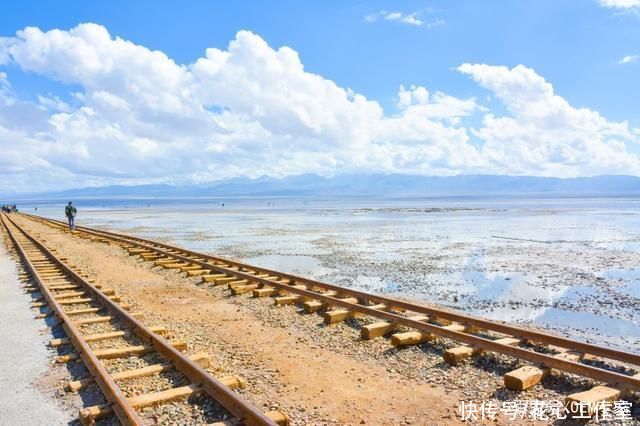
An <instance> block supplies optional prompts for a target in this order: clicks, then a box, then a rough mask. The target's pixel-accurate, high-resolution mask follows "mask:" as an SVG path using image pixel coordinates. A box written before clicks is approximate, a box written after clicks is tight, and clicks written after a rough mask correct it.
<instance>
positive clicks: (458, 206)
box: [27, 198, 640, 352]
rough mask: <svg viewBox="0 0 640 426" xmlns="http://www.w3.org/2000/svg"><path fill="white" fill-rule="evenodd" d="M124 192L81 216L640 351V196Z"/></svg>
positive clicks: (53, 211)
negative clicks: (134, 199) (203, 196)
mask: <svg viewBox="0 0 640 426" xmlns="http://www.w3.org/2000/svg"><path fill="white" fill-rule="evenodd" d="M120 203H121V204H120V205H118V202H116V201H111V202H105V207H104V208H103V207H102V206H101V205H100V206H99V207H90V206H85V207H82V206H79V216H78V220H77V221H78V224H82V225H87V226H95V227H99V228H109V229H114V230H120V231H124V232H129V233H133V234H136V235H140V236H144V237H150V238H161V239H164V240H167V241H170V242H173V243H175V244H178V245H182V246H185V247H188V248H191V249H193V250H198V251H204V252H209V253H214V254H218V255H223V256H230V257H233V258H237V259H241V260H245V261H247V262H249V263H254V264H256V265H260V266H263V267H267V268H272V269H277V270H283V271H286V272H290V273H295V274H299V275H305V276H310V277H313V278H316V279H322V280H324V281H327V282H333V283H339V284H341V285H348V286H352V287H354V288H359V289H363V290H366V291H371V292H376V293H385V294H391V295H395V296H400V297H409V298H418V299H421V300H425V301H430V302H434V303H439V304H443V305H446V306H449V307H452V308H456V309H461V310H465V311H467V312H472V313H474V314H478V315H483V316H485V317H489V318H494V319H501V320H506V321H514V322H522V323H531V324H538V325H543V326H545V327H551V328H554V329H557V330H558V331H560V332H563V333H566V334H568V335H571V336H574V337H580V338H584V339H588V338H591V337H590V336H592V335H593V333H598V334H599V335H600V336H602V337H603V338H604V339H605V342H603V343H605V344H609V345H611V346H617V347H623V348H625V349H629V350H634V351H638V352H640V341H639V340H640V314H639V313H638V312H639V311H640V300H638V298H637V294H639V293H640V292H639V291H638V290H640V268H639V267H638V265H640V254H639V252H640V250H639V248H640V215H639V214H638V210H637V207H638V206H639V205H640V200H637V199H629V198H619V199H616V198H606V199H577V198H572V199H558V198H554V199H480V198H477V199H473V198H470V199H421V200H350V201H348V202H345V201H344V200H341V201H331V200H323V201H310V200H291V199H289V200H278V201H277V202H276V203H275V206H274V205H270V206H266V203H267V201H265V200H262V199H258V200H248V199H244V200H231V201H229V200H227V201H226V202H225V206H224V207H223V206H222V205H221V203H220V202H216V201H209V202H201V201H198V202H195V201H185V200H182V201H181V202H180V203H166V204H163V203H162V202H161V201H158V200H153V203H152V204H151V205H150V206H147V205H146V204H144V203H142V202H139V203H138V204H137V206H136V207H131V206H127V208H123V205H122V203H123V201H120ZM94 204H95V205H98V204H99V202H94ZM62 208H63V206H62V205H40V206H39V210H38V213H40V214H44V215H47V216H55V217H58V218H60V212H62V211H63V210H62ZM27 212H30V213H31V212H34V211H33V206H30V207H27ZM621 337H622V338H624V337H626V338H628V339H625V340H620V339H619V338H621Z"/></svg>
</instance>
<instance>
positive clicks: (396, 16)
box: [364, 10, 445, 28]
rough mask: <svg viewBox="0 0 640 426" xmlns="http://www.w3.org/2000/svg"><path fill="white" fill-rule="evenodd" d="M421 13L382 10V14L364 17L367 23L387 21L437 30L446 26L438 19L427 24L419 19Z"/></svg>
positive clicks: (377, 13)
mask: <svg viewBox="0 0 640 426" xmlns="http://www.w3.org/2000/svg"><path fill="white" fill-rule="evenodd" d="M419 15H420V13H419V12H413V13H402V12H387V11H385V10H381V11H380V12H376V13H372V14H370V15H367V16H365V17H364V20H365V21H367V22H376V21H378V20H385V21H396V22H401V23H403V24H408V25H414V26H416V27H421V26H423V25H424V26H426V27H427V28H435V27H439V26H440V25H444V23H445V22H444V21H443V20H442V19H436V20H434V21H431V22H425V21H424V20H422V19H421V18H419Z"/></svg>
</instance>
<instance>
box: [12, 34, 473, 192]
mask: <svg viewBox="0 0 640 426" xmlns="http://www.w3.org/2000/svg"><path fill="white" fill-rule="evenodd" d="M0 40H1V45H2V46H3V50H1V51H0V52H2V53H1V54H2V55H3V57H6V58H7V59H6V61H7V62H11V64H13V65H14V66H17V67H19V68H21V69H22V70H24V71H27V72H33V73H37V74H40V75H44V76H48V77H50V78H51V79H53V80H56V81H59V82H62V83H66V84H72V85H74V86H75V85H78V86H80V87H81V88H82V91H81V93H73V94H71V97H72V99H73V102H63V101H62V100H60V99H57V98H55V97H50V96H40V98H39V102H38V104H30V103H28V102H17V100H14V99H13V98H12V99H11V102H12V103H14V104H15V105H18V104H19V106H20V108H21V109H22V110H24V109H28V108H31V109H32V110H33V111H32V112H31V114H32V115H33V116H34V117H35V118H34V119H30V120H29V121H28V122H29V123H31V124H30V125H28V126H26V127H25V126H18V124H19V123H18V122H16V121H15V120H13V119H10V118H11V117H15V116H24V117H26V116H27V115H26V114H24V112H22V113H20V114H19V113H18V109H17V106H14V107H13V108H12V110H11V111H9V110H8V109H6V108H5V110H3V111H0V115H3V116H4V119H3V118H2V116H0V125H2V126H5V127H3V128H2V130H5V131H6V133H5V134H6V135H7V136H6V137H5V138H2V139H0V145H1V148H2V149H4V150H13V151H14V152H20V151H24V154H25V155H24V156H23V157H22V158H35V157H37V158H39V159H40V160H41V162H40V164H39V163H37V162H33V164H34V167H33V168H29V167H28V164H30V162H29V161H27V162H21V164H23V166H22V167H21V168H19V171H20V173H21V175H20V176H19V177H17V176H14V179H8V181H9V182H13V183H14V187H15V189H20V190H25V189H28V188H25V185H26V182H28V181H29V179H28V175H29V174H35V173H40V174H46V173H51V177H52V184H60V185H61V186H73V185H76V186H77V185H83V184H86V182H88V181H91V182H96V181H98V182H104V183H112V182H127V183H135V182H140V181H145V182H146V181H151V182H153V181H166V180H170V181H190V180H196V179H198V180H215V179H220V178H225V177H231V176H236V175H240V174H244V175H250V176H258V175H262V174H270V175H276V176H278V175H280V176H282V175H287V174H294V173H303V172H319V173H335V172H338V171H349V170H351V171H355V170H372V169H378V170H389V171H391V170H398V169H400V168H403V167H406V170H407V171H414V172H421V173H431V172H433V173H438V172H442V171H443V167H444V166H443V164H445V163H448V162H450V163H451V164H466V163H465V162H464V161H462V160H456V159H454V158H451V159H446V158H445V156H448V155H451V156H452V157H456V156H460V155H462V153H463V152H464V151H465V150H466V151H469V150H472V151H473V150H474V148H473V147H471V146H470V145H468V142H467V138H466V134H465V131H464V130H461V129H457V128H455V127H454V125H453V124H452V123H455V122H456V120H457V119H458V117H459V116H460V115H461V113H460V109H461V108H462V109H464V108H467V109H468V108H471V109H473V105H472V104H469V103H468V102H467V101H463V100H457V99H456V98H454V97H450V96H446V95H443V94H436V95H435V96H434V97H433V101H432V102H431V103H423V104H421V105H411V104H407V105H406V106H405V107H403V108H401V109H400V111H399V113H398V115H397V116H385V114H384V112H383V110H382V107H381V106H380V105H379V104H378V103H377V102H374V101H371V100H368V99H367V98H366V97H364V96H363V95H361V94H358V93H354V92H353V91H351V90H349V89H344V88H341V87H339V86H337V85H336V84H335V83H334V82H333V81H331V80H328V79H325V78H323V77H321V76H319V75H317V74H313V73H310V72H307V71H305V69H304V66H303V64H302V63H301V61H300V58H299V57H298V54H297V53H296V52H295V51H294V50H292V49H290V48H288V47H281V48H279V49H277V50H274V49H272V48H271V47H270V46H269V45H267V43H266V42H265V41H264V40H263V39H262V38H260V37H259V36H257V35H255V34H253V33H251V32H248V31H240V32H239V33H238V34H237V35H236V38H235V39H234V40H232V41H231V42H230V43H229V46H228V48H227V49H226V50H221V49H215V48H211V49H207V51H206V54H205V55H204V56H203V57H201V58H198V59H197V60H196V61H195V62H194V63H192V64H186V65H181V64H176V63H175V62H174V61H173V60H171V59H170V58H169V57H167V56H166V55H165V54H163V53H161V52H158V51H151V50H149V49H147V48H145V47H143V46H140V45H136V44H134V43H131V42H129V41H126V40H122V39H120V38H113V37H111V36H110V35H109V33H108V32H107V31H106V29H105V28H103V27H101V26H99V25H95V24H83V25H80V26H78V27H76V28H73V29H71V30H69V31H61V30H52V31H48V32H42V31H41V30H39V29H37V28H26V29H24V30H23V31H20V32H18V33H17V36H16V37H13V38H4V39H0ZM3 81H4V79H3ZM425 90H426V89H425ZM416 96H417V95H416ZM7 99H8V98H7ZM458 101H459V102H460V104H461V105H464V106H460V105H457V104H456V102H458ZM7 102H9V100H7ZM465 111H467V110H465ZM466 113H467V112H465V114H466ZM23 121H26V120H23ZM420 129H423V130H422V131H424V132H426V133H424V134H422V133H421V130H420ZM392 130H393V131H392ZM402 132H405V133H404V134H403V133H402ZM0 134H1V133H0ZM9 135H10V136H9ZM19 140H25V141H26V140H28V143H26V142H25V143H17V142H16V141H19ZM456 146H457V147H458V148H459V149H456V148H455V147H456ZM449 152H450V153H449ZM418 159H420V160H419V161H418ZM42 162H44V163H46V164H47V168H43V167H42V166H41V164H42ZM0 173H1V172H0ZM65 173H66V174H68V176H76V179H75V180H68V179H67V180H60V179H57V177H59V176H60V175H63V174H65ZM54 177H56V179H54ZM44 180H46V179H43V181H44Z"/></svg>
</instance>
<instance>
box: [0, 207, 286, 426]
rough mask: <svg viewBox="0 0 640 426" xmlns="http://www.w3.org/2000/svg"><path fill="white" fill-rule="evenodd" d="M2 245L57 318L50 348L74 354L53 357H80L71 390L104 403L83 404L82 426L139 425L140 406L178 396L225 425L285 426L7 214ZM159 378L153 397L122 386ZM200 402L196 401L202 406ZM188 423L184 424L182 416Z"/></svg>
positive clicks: (236, 383) (278, 415)
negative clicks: (212, 408)
mask: <svg viewBox="0 0 640 426" xmlns="http://www.w3.org/2000/svg"><path fill="white" fill-rule="evenodd" d="M0 220H1V222H2V228H3V230H4V233H5V239H6V241H7V246H8V247H9V248H10V249H11V250H12V251H13V254H14V255H15V256H16V257H17V258H18V260H19V261H20V262H21V264H22V266H23V268H24V275H23V278H24V279H25V280H28V282H29V284H28V288H27V289H28V290H31V291H38V292H40V293H41V294H42V297H41V298H40V300H36V301H35V302H34V304H33V306H34V307H44V308H46V309H47V310H48V312H47V313H45V314H44V315H48V314H51V315H55V317H56V319H57V320H58V323H59V324H60V325H61V327H62V328H63V330H64V332H65V334H66V337H64V338H58V339H53V340H51V342H50V345H51V346H52V347H64V346H67V345H70V346H72V347H73V349H75V352H71V353H69V354H67V355H62V356H60V357H58V361H59V362H72V361H75V360H81V361H82V362H83V363H84V365H85V366H86V368H87V370H88V371H89V376H86V377H83V378H81V379H80V380H74V381H70V382H69V383H68V385H67V388H68V390H71V391H80V390H82V389H84V388H87V387H89V386H91V385H92V384H93V383H95V384H97V385H98V387H99V389H100V391H101V393H102V395H103V396H104V399H105V402H104V403H103V404H100V405H94V406H90V407H86V408H84V409H83V410H81V412H80V419H81V421H82V423H83V424H93V423H94V422H95V421H96V420H99V419H103V418H108V417H111V416H115V417H116V418H117V420H119V422H120V423H121V424H123V425H142V424H144V423H145V419H144V418H143V416H142V415H141V413H140V411H141V409H143V408H145V407H149V406H158V405H162V404H168V403H172V402H174V401H175V400H177V399H182V400H184V399H185V398H189V399H191V397H193V398H196V399H197V398H200V399H202V398H210V399H211V400H213V401H215V403H217V404H218V407H221V409H220V410H219V411H220V412H221V413H222V414H221V415H222V417H223V418H224V417H226V418H227V419H228V421H227V423H224V422H223V423H220V424H228V423H229V422H231V421H232V422H234V423H233V424H247V425H275V424H286V423H288V418H287V416H286V415H285V414H284V413H282V412H278V411H276V412H269V413H266V414H265V413H262V412H261V411H259V410H258V409H256V408H255V407H254V406H252V405H251V404H250V403H248V402H247V401H246V400H244V399H242V398H241V397H240V396H239V395H238V394H237V393H235V392H234V391H233V388H237V387H241V386H242V385H243V380H242V379H241V378H239V377H237V376H230V377H224V378H220V379H216V378H215V377H213V376H212V375H210V374H209V373H208V372H207V371H206V370H205V368H206V367H207V366H208V365H209V362H210V359H209V356H208V355H207V354H196V355H191V356H187V355H185V354H184V353H183V352H182V351H184V350H185V349H186V344H185V343H183V342H179V341H172V342H170V341H168V340H166V339H165V338H164V337H163V335H164V334H166V333H167V332H168V330H165V329H164V328H162V327H147V326H145V325H144V324H143V323H142V322H141V321H140V319H139V318H140V314H138V313H135V312H133V313H131V312H128V309H130V307H129V306H127V305H120V304H118V302H119V300H120V298H119V297H118V296H117V295H115V293H114V291H113V290H109V289H105V288H101V287H100V286H99V285H96V284H93V283H92V282H91V281H90V280H89V279H88V278H86V277H84V276H83V275H82V274H81V273H80V272H79V271H76V270H75V269H74V268H73V267H72V266H70V265H69V264H68V263H66V259H64V258H62V257H59V256H58V255H56V253H55V251H54V250H53V249H49V248H47V247H46V246H45V245H44V244H43V242H41V241H39V240H38V239H37V238H36V237H34V236H33V235H30V234H29V233H28V232H27V231H25V230H24V229H23V228H21V227H20V226H18V225H17V224H16V223H15V222H14V221H12V220H11V219H10V218H9V217H8V216H7V215H5V214H4V213H1V214H0ZM134 357H135V358H138V359H140V357H144V360H145V362H144V363H140V362H137V363H136V362H131V364H132V365H141V364H142V365H145V364H146V365H145V366H143V367H142V366H141V367H139V368H133V369H127V368H118V371H114V368H113V367H114V366H113V365H110V362H111V363H113V361H118V364H117V366H120V367H121V366H122V365H125V366H126V365H127V361H128V360H129V359H130V358H134ZM159 375H164V376H166V377H167V382H166V384H165V386H164V389H163V390H161V391H157V392H152V393H146V392H144V389H143V391H142V392H140V390H139V389H136V388H135V386H134V387H133V388H132V386H130V385H129V386H126V387H125V388H126V391H125V390H123V387H122V385H123V384H126V383H128V382H129V383H130V381H132V380H133V381H135V380H140V379H141V378H145V377H152V376H159ZM200 402H201V401H200ZM185 421H186V422H188V421H189V420H188V419H185Z"/></svg>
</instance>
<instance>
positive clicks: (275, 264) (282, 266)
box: [246, 254, 334, 279]
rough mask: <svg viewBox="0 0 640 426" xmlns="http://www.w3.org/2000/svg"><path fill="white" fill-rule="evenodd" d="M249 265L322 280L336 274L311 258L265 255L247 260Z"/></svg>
mask: <svg viewBox="0 0 640 426" xmlns="http://www.w3.org/2000/svg"><path fill="white" fill-rule="evenodd" d="M246 261H247V263H250V264H252V265H256V266H261V267H263V268H267V269H273V270H276V271H282V272H288V273H290V274H296V275H301V276H306V277H310V278H315V279H317V278H321V277H323V276H325V275H327V274H330V273H332V272H334V270H333V269H331V268H325V267H324V266H321V265H320V261H319V260H318V259H316V258H315V257H311V256H292V255H287V256H282V255H270V254H267V255H263V256H256V257H250V258H248V259H246Z"/></svg>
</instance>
